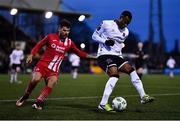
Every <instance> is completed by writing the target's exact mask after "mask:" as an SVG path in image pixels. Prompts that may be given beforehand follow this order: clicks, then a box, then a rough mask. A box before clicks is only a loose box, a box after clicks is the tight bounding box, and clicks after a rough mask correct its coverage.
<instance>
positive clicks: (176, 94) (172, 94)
mask: <svg viewBox="0 0 180 121" xmlns="http://www.w3.org/2000/svg"><path fill="white" fill-rule="evenodd" d="M151 95H152V96H178V95H180V93H167V94H151ZM138 96H139V95H124V97H138ZM111 97H115V96H111ZM98 98H101V96H89V97H60V98H47V99H46V100H74V99H98ZM34 100H35V99H28V101H34ZM15 101H17V100H15V99H12V100H0V102H15Z"/></svg>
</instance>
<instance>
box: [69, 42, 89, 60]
mask: <svg viewBox="0 0 180 121" xmlns="http://www.w3.org/2000/svg"><path fill="white" fill-rule="evenodd" d="M71 50H72V51H73V52H74V53H76V54H77V55H78V56H80V57H82V58H86V57H87V55H88V54H87V53H86V52H84V51H82V50H79V49H78V48H77V47H76V45H75V44H74V42H73V41H72V43H71Z"/></svg>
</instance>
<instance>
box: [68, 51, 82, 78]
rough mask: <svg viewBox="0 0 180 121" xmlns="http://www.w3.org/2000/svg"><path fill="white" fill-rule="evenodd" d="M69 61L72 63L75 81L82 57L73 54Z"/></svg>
mask: <svg viewBox="0 0 180 121" xmlns="http://www.w3.org/2000/svg"><path fill="white" fill-rule="evenodd" d="M69 61H70V62H71V69H72V72H71V73H72V77H73V79H76V78H77V76H78V68H79V64H80V57H79V56H77V55H76V54H74V53H71V54H70V55H69Z"/></svg>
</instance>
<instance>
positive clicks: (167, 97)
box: [0, 74, 180, 120]
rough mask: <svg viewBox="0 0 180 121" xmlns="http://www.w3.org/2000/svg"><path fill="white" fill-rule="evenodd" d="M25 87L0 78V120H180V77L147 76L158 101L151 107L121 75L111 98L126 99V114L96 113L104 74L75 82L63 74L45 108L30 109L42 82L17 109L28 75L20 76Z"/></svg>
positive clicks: (149, 90) (145, 80) (82, 76)
mask: <svg viewBox="0 0 180 121" xmlns="http://www.w3.org/2000/svg"><path fill="white" fill-rule="evenodd" d="M19 78H20V79H21V80H22V81H23V83H22V84H10V83H9V76H8V75H0V120H5V119H6V120H11V119H16V120H20V119H21V120H22V119H24V120H25V119H27V120H39V119H41V120H58V119H59V120H132V119H134V120H176V119H179V120H180V75H176V76H175V78H174V79H172V80H171V79H170V78H169V77H168V76H167V75H145V76H144V77H143V84H144V88H145V90H146V92H147V93H148V94H151V95H153V96H154V97H155V98H156V100H155V101H154V102H153V103H151V104H145V105H144V104H140V100H139V96H138V94H137V92H136V90H135V88H134V87H133V85H132V84H131V81H130V78H129V77H128V76H127V75H122V76H121V77H120V79H119V81H118V83H117V85H116V87H115V89H114V91H113V93H112V96H111V97H110V100H109V102H111V101H112V99H113V98H114V97H116V96H122V97H124V98H125V99H126V101H127V103H128V106H127V109H126V110H125V111H123V112H118V113H113V114H112V113H107V112H100V111H98V110H97V106H98V104H99V102H100V99H101V96H102V93H103V90H104V86H105V83H106V81H107V79H108V77H107V76H106V75H105V74H100V75H95V74H80V75H79V76H78V79H76V80H73V79H72V77H71V75H70V74H61V75H60V77H59V81H58V83H57V84H56V85H55V87H54V89H53V92H52V94H51V95H50V96H49V97H48V99H47V100H46V103H45V106H44V109H43V110H41V111H39V110H34V109H32V108H31V105H32V103H33V101H34V100H33V99H35V98H36V97H37V96H38V95H39V92H40V91H41V90H40V89H41V88H42V87H43V86H44V85H45V83H44V81H43V80H42V81H41V82H40V83H39V85H38V86H37V87H36V89H35V90H34V91H33V93H32V95H31V97H30V100H28V101H27V102H26V103H25V105H24V106H23V107H20V108H17V107H16V106H15V102H16V100H17V99H18V98H19V97H20V96H21V95H22V94H23V93H24V90H25V88H26V84H27V80H29V79H30V78H31V74H29V75H19Z"/></svg>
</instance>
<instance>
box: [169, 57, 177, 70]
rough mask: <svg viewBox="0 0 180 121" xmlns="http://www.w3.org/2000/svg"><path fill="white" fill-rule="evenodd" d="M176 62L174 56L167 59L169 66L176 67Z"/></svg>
mask: <svg viewBox="0 0 180 121" xmlns="http://www.w3.org/2000/svg"><path fill="white" fill-rule="evenodd" d="M175 64H176V62H175V60H174V59H173V58H170V59H168V61H167V66H168V67H169V68H174V67H175Z"/></svg>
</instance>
